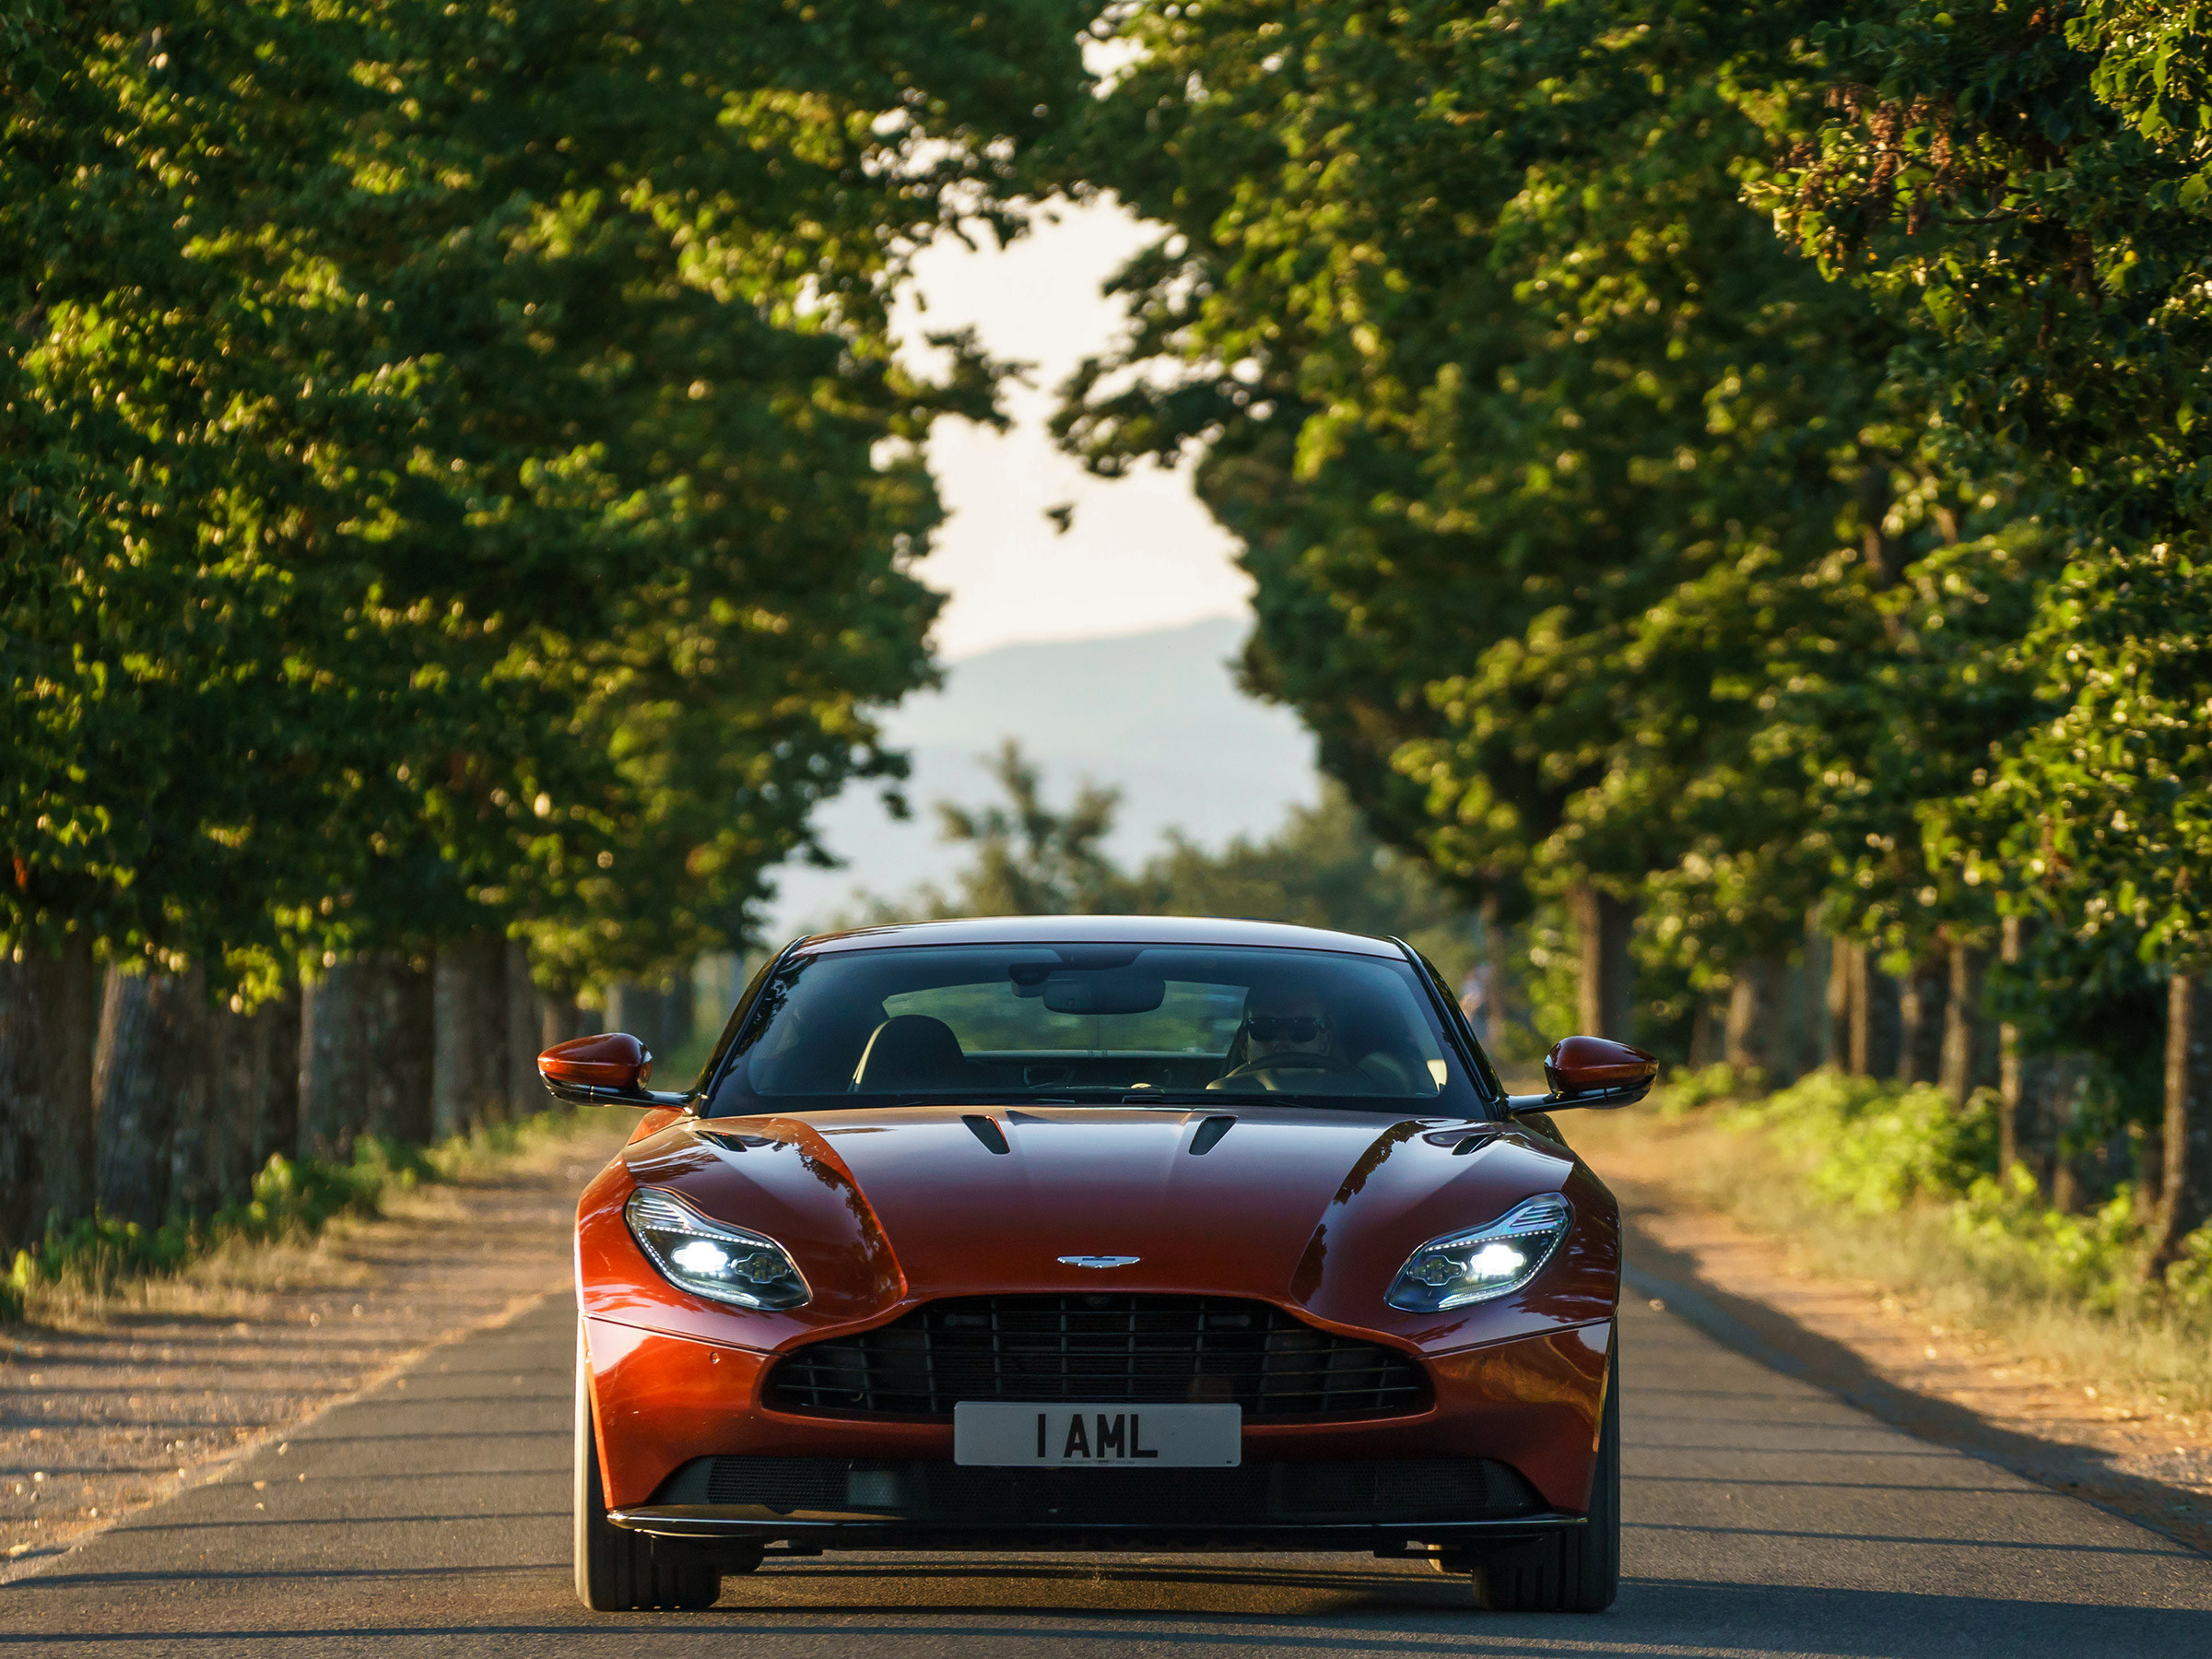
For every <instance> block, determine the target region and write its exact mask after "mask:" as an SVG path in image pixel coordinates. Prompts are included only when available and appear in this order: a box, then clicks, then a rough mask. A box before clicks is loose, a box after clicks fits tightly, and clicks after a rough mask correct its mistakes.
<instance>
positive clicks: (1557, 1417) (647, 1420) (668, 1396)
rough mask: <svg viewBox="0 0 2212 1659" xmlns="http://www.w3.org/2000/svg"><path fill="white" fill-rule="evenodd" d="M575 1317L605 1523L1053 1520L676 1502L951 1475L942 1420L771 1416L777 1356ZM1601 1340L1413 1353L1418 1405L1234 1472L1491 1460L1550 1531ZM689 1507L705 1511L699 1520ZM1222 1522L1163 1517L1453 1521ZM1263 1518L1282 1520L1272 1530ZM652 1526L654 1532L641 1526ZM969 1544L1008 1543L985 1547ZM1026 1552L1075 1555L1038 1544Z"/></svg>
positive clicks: (1028, 1523)
mask: <svg viewBox="0 0 2212 1659" xmlns="http://www.w3.org/2000/svg"><path fill="white" fill-rule="evenodd" d="M585 1323H586V1340H587V1343H588V1347H589V1352H590V1363H591V1368H592V1388H593V1394H594V1406H595V1417H596V1419H597V1423H598V1426H599V1435H600V1452H601V1470H602V1474H603V1476H604V1478H605V1482H606V1495H607V1501H608V1508H609V1511H610V1514H611V1518H612V1519H614V1520H615V1521H616V1523H617V1524H619V1525H627V1526H631V1527H634V1528H636V1529H637V1530H641V1531H648V1532H655V1533H662V1532H667V1531H668V1529H669V1528H671V1527H675V1526H676V1525H677V1521H679V1520H683V1519H685V1518H686V1517H689V1522H690V1523H691V1524H698V1525H700V1526H702V1527H705V1528H706V1532H705V1533H703V1534H701V1535H718V1536H725V1535H737V1534H747V1535H758V1534H759V1528H761V1527H763V1526H766V1527H770V1528H771V1529H774V1530H773V1531H772V1533H771V1535H773V1536H777V1537H793V1536H796V1535H799V1534H800V1533H802V1532H816V1533H818V1534H819V1535H824V1536H828V1535H835V1536H837V1537H839V1538H841V1539H842V1538H857V1537H862V1536H866V1537H868V1538H869V1539H870V1540H871V1542H870V1545H869V1547H874V1545H875V1543H876V1542H877V1541H880V1539H881V1538H882V1537H883V1536H884V1535H887V1533H888V1531H891V1530H896V1531H899V1532H900V1535H901V1537H902V1538H903V1539H904V1540H905V1541H906V1543H908V1544H912V1545H913V1546H914V1547H921V1546H920V1545H919V1543H918V1542H917V1540H918V1539H919V1538H920V1537H921V1535H923V1534H924V1533H925V1532H926V1533H927V1534H928V1535H931V1536H937V1535H942V1536H945V1537H957V1536H965V1535H967V1533H966V1529H967V1528H968V1527H970V1526H971V1525H984V1524H985V1523H971V1522H970V1521H968V1520H966V1519H963V1518H961V1517H959V1516H958V1515H954V1516H950V1517H948V1516H947V1514H946V1512H945V1511H944V1509H943V1507H942V1506H941V1505H939V1506H936V1507H930V1506H929V1505H927V1504H926V1503H924V1504H922V1505H920V1506H917V1505H916V1504H915V1503H912V1502H904V1503H901V1504H900V1505H898V1506H896V1507H895V1508H893V1509H891V1510H888V1511H886V1510H883V1509H881V1508H880V1507H877V1508H861V1507H854V1506H852V1505H850V1504H848V1503H846V1502H844V1501H843V1500H841V1499H835V1498H834V1496H833V1501H832V1502H831V1503H830V1505H829V1507H828V1508H826V1509H824V1510H823V1511H822V1512H820V1513H819V1514H818V1517H817V1518H809V1519H806V1520H802V1519H800V1517H801V1515H802V1514H806V1515H808V1516H813V1515H814V1514H815V1512H813V1511H811V1510H807V1509H806V1508H805V1506H799V1505H788V1504H785V1505H779V1506H778V1509H779V1511H780V1513H768V1514H746V1513H739V1512H733V1511H731V1510H729V1508H728V1506H717V1505H711V1504H710V1505H702V1504H700V1503H696V1502H691V1503H672V1502H670V1501H669V1499H670V1495H671V1494H670V1491H669V1485H670V1482H671V1481H672V1479H674V1478H676V1477H677V1476H678V1474H679V1471H682V1470H684V1469H685V1468H686V1467H687V1466H688V1465H693V1464H694V1463H696V1462H697V1461H698V1460H701V1459H766V1458H781V1459H818V1460H831V1461H838V1460H843V1461H847V1462H851V1463H854V1464H866V1465H874V1466H878V1467H906V1466H917V1467H927V1468H949V1467H952V1466H954V1465H953V1444H952V1438H953V1437H952V1425H951V1424H950V1422H948V1421H946V1420H944V1419H941V1418H888V1417H866V1416H861V1415H857V1414H854V1415H800V1414H796V1413H787V1412H780V1411H774V1410H771V1409H769V1408H768V1407H766V1406H764V1405H762V1403H761V1388H762V1382H763V1380H764V1378H765V1375H766V1372H767V1370H768V1368H769V1366H770V1365H771V1363H772V1362H773V1359H774V1358H775V1356H773V1355H769V1354H762V1353H759V1352H756V1351H753V1350H750V1349H746V1348H738V1347H723V1346H720V1345H716V1344H711V1343H704V1342H700V1341H697V1340H694V1339H692V1338H689V1337H684V1336H673V1335H665V1334H663V1333H659V1332H654V1331H648V1330H644V1329H641V1328H639V1327H637V1326H633V1325H629V1324H621V1323H619V1322H618V1321H613V1320H606V1319H589V1320H587V1321H586V1322H585ZM1612 1340H1613V1325H1612V1322H1611V1321H1609V1320H1608V1321H1604V1322H1600V1323H1597V1324H1584V1325H1576V1326H1571V1327H1568V1328H1565V1329H1559V1330H1555V1331H1552V1332H1549V1333H1547V1334H1545V1335H1537V1336H1524V1337H1519V1338H1515V1339H1513V1340H1510V1341H1504V1342H1498V1343H1491V1344H1488V1345H1485V1346H1480V1347H1469V1348H1463V1349H1460V1350H1457V1351H1455V1352H1450V1353H1444V1354H1424V1355H1421V1356H1419V1358H1420V1360H1421V1363H1422V1365H1423V1367H1424V1369H1425V1370H1426V1371H1427V1373H1428V1375H1429V1378H1430V1384H1431V1387H1432V1390H1433V1398H1432V1399H1431V1401H1430V1405H1429V1406H1427V1407H1426V1408H1424V1409H1422V1410H1419V1411H1416V1412H1409V1413H1405V1414H1402V1415H1399V1416H1395V1417H1383V1418H1357V1419H1339V1420H1328V1421H1316V1420H1308V1421H1304V1422H1281V1423H1271V1422H1248V1423H1247V1424H1246V1426H1245V1429H1244V1460H1245V1463H1246V1464H1247V1465H1253V1466H1258V1465H1269V1466H1276V1465H1286V1466H1287V1465H1339V1466H1341V1465H1349V1464H1353V1463H1368V1464H1376V1463H1398V1464H1406V1465H1411V1464H1433V1463H1435V1462H1437V1461H1438V1460H1463V1461H1465V1460H1488V1461H1493V1462H1496V1463H1498V1464H1501V1465H1507V1466H1508V1467H1510V1469H1511V1470H1512V1471H1513V1472H1514V1474H1515V1475H1517V1477H1519V1478H1520V1480H1522V1481H1524V1482H1525V1483H1526V1486H1527V1488H1529V1494H1528V1501H1527V1502H1525V1503H1524V1504H1522V1505H1520V1506H1519V1507H1520V1508H1523V1509H1526V1510H1529V1511H1530V1512H1531V1514H1532V1515H1535V1514H1541V1515H1548V1516H1551V1517H1553V1519H1552V1520H1550V1521H1548V1522H1545V1523H1543V1524H1549V1525H1558V1524H1563V1523H1564V1521H1565V1520H1566V1519H1568V1518H1571V1517H1573V1516H1575V1515H1577V1514H1579V1513H1580V1512H1582V1511H1583V1509H1584V1508H1585V1507H1586V1504H1587V1501H1588V1498H1589V1491H1590V1477H1591V1471H1592V1467H1593V1465H1594V1460H1595V1455H1596V1448H1597V1430H1598V1421H1599V1418H1600V1415H1601V1412H1602V1408H1603V1406H1604V1402H1605V1387H1606V1357H1607V1352H1608V1350H1609V1348H1610V1347H1611V1344H1612ZM1148 1473H1151V1472H1148ZM1157 1473H1161V1474H1166V1473H1170V1472H1169V1471H1159V1472H1157ZM1099 1474H1100V1477H1102V1478H1105V1479H1112V1478H1115V1476H1114V1475H1113V1474H1112V1473H1111V1472H1105V1471H1100V1472H1099ZM924 1496H926V1494H924ZM1382 1498H1383V1499H1384V1500H1388V1498H1389V1494H1388V1492H1387V1491H1384V1492H1383V1493H1382ZM1040 1507H1041V1506H1040V1505H1038V1504H1037V1503H1035V1502H1034V1501H1030V1500H1018V1508H1015V1509H1013V1510H1011V1511H1010V1512H1002V1516H1003V1518H1002V1519H1001V1520H998V1521H995V1522H992V1523H988V1525H991V1526H994V1527H995V1528H996V1531H995V1533H994V1534H993V1537H994V1538H1003V1537H1004V1536H1006V1535H1021V1536H1025V1537H1026V1536H1030V1535H1037V1534H1036V1533H1035V1531H1034V1529H1035V1528H1037V1527H1042V1528H1043V1529H1044V1530H1045V1531H1047V1532H1051V1531H1052V1530H1053V1528H1054V1527H1056V1526H1057V1525H1059V1524H1058V1523H1056V1522H1054V1521H1053V1519H1052V1518H1051V1517H1050V1516H1048V1515H1044V1514H1041V1513H1040V1512H1039V1510H1040ZM1042 1507H1046V1508H1049V1507H1050V1506H1049V1505H1047V1506H1042ZM700 1511H712V1513H694V1512H700ZM1151 1512H1157V1511H1151ZM1270 1513H1271V1510H1270V1507H1269V1505H1267V1504H1265V1503H1260V1504H1258V1505H1256V1506H1255V1505H1254V1504H1253V1503H1251V1502H1247V1503H1244V1504H1242V1505H1240V1506H1236V1508H1235V1515H1236V1516H1237V1517H1241V1520H1240V1521H1239V1524H1238V1525H1237V1526H1235V1527H1232V1528H1230V1529H1229V1530H1228V1532H1221V1529H1220V1528H1218V1527H1217V1525H1216V1524H1215V1523H1216V1522H1217V1521H1218V1520H1219V1519H1221V1517H1220V1516H1219V1515H1218V1513H1217V1512H1206V1513H1203V1514H1200V1515H1197V1516H1195V1517H1194V1518H1195V1519H1196V1520H1198V1521H1199V1522H1201V1523H1202V1524H1196V1525H1190V1526H1185V1525H1182V1524H1180V1523H1174V1522H1169V1523H1168V1524H1169V1525H1171V1527H1172V1528H1173V1529H1174V1532H1175V1535H1176V1536H1178V1537H1181V1536H1183V1535H1186V1534H1195V1535H1205V1536H1211V1535H1216V1534H1217V1533H1218V1532H1221V1535H1229V1533H1230V1532H1233V1533H1235V1534H1236V1535H1240V1536H1251V1537H1253V1538H1258V1537H1261V1536H1263V1535H1264V1536H1267V1537H1274V1536H1276V1535H1278V1534H1287V1535H1298V1536H1300V1537H1303V1536H1309V1535H1312V1534H1313V1532H1314V1531H1315V1529H1317V1528H1320V1529H1324V1530H1325V1529H1327V1528H1330V1527H1336V1528H1339V1529H1342V1528H1346V1527H1348V1528H1350V1529H1351V1530H1353V1531H1355V1532H1358V1533H1359V1534H1361V1535H1366V1534H1368V1533H1372V1532H1376V1531H1378V1530H1380V1531H1381V1532H1383V1533H1388V1534H1390V1535H1393V1536H1398V1535H1418V1536H1422V1537H1426V1538H1431V1539H1433V1538H1435V1537H1439V1536H1441V1533H1440V1532H1439V1531H1438V1530H1437V1529H1438V1528H1439V1527H1440V1526H1442V1525H1445V1524H1454V1523H1453V1522H1452V1519H1451V1517H1450V1516H1449V1515H1446V1514H1442V1513H1438V1512H1435V1511H1434V1510H1433V1508H1430V1509H1427V1510H1424V1511H1423V1512H1422V1513H1421V1514H1418V1515H1406V1514H1390V1513H1384V1512H1379V1511H1373V1510H1363V1511H1359V1512H1355V1513H1350V1514H1347V1515H1345V1517H1344V1519H1343V1520H1341V1521H1335V1520H1331V1519H1330V1518H1329V1516H1330V1514H1331V1513H1332V1512H1328V1511H1326V1510H1325V1509H1324V1510H1318V1511H1317V1510H1314V1509H1312V1508H1311V1507H1308V1508H1305V1509H1301V1510H1300V1511H1298V1512H1296V1513H1295V1515H1286V1514H1283V1512H1282V1511H1281V1509H1280V1507H1279V1506H1276V1507H1275V1508H1274V1509H1273V1511H1272V1513H1273V1514H1276V1515H1277V1516H1280V1517H1281V1518H1280V1519H1269V1518H1268V1517H1269V1515H1270ZM1013 1515H1018V1516H1020V1518H1021V1523H1022V1524H1021V1525H1020V1526H1018V1527H1009V1526H1008V1525H1007V1524H1006V1521H1007V1520H1010V1519H1011V1517H1012V1516H1013ZM647 1519H650V1520H651V1521H652V1524H645V1521H646V1520H647ZM1509 1523H1510V1526H1509V1530H1510V1527H1518V1528H1520V1529H1521V1530H1522V1531H1523V1532H1526V1531H1528V1530H1529V1529H1530V1528H1531V1527H1534V1526H1536V1525H1537V1524H1538V1523H1537V1522H1536V1521H1535V1520H1533V1519H1529V1518H1526V1517H1522V1516H1519V1515H1516V1516H1510V1517H1509V1516H1493V1515H1488V1514H1483V1515H1477V1516H1472V1517H1469V1518H1467V1519H1466V1520H1465V1522H1464V1523H1458V1524H1468V1525H1477V1526H1481V1527H1489V1526H1492V1525H1493V1524H1509ZM1068 1524H1071V1525H1077V1526H1078V1527H1079V1529H1080V1530H1081V1532H1082V1534H1083V1535H1086V1536H1090V1535H1113V1536H1116V1537H1122V1538H1124V1539H1125V1540H1126V1541H1127V1542H1128V1543H1131V1544H1134V1543H1138V1542H1150V1541H1152V1540H1153V1536H1154V1535H1155V1534H1156V1533H1157V1531H1158V1527H1159V1523H1156V1522H1152V1521H1149V1520H1142V1521H1124V1520H1123V1519H1121V1518H1120V1517H1118V1516H1115V1517H1110V1518H1107V1519H1104V1520H1100V1519H1097V1518H1096V1515H1095V1512H1094V1513H1093V1515H1092V1517H1091V1518H1088V1519H1084V1520H1082V1521H1080V1522H1077V1521H1074V1520H1071V1521H1070V1522H1069V1523H1068ZM1407 1527H1412V1528H1413V1529H1414V1530H1413V1532H1412V1533H1411V1534H1407V1533H1406V1528H1407ZM1101 1529H1102V1530H1101ZM1147 1529H1150V1530H1149V1531H1148V1530H1147ZM670 1535H674V1534H673V1533H671V1534H670ZM855 1547H859V1546H855ZM977 1547H1006V1546H1005V1545H1004V1544H1003V1543H994V1542H989V1541H985V1542H979V1544H978V1546H977ZM1036 1547H1070V1546H1066V1545H1064V1544H1060V1543H1043V1544H1039V1545H1037V1546H1036ZM1177 1547H1193V1546H1188V1545H1179V1546H1177ZM1252 1547H1286V1546H1284V1545H1282V1544H1279V1543H1268V1544H1254V1545H1253V1546H1252ZM1293 1547H1324V1546H1322V1545H1319V1544H1313V1545H1310V1546H1293ZM1326 1547H1366V1546H1364V1545H1332V1546H1326Z"/></svg>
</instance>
